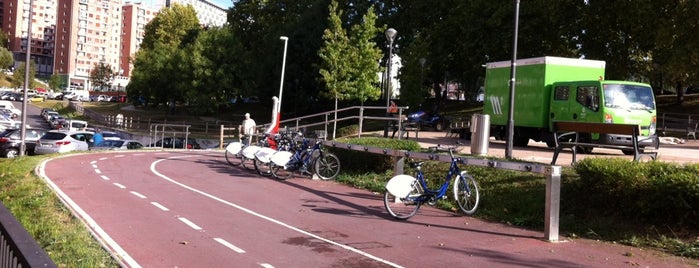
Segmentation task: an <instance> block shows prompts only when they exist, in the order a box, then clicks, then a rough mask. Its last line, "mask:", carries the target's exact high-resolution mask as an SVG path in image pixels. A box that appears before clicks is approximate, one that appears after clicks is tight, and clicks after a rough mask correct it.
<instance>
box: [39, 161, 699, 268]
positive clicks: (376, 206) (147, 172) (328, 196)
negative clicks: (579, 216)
mask: <svg viewBox="0 0 699 268" xmlns="http://www.w3.org/2000/svg"><path fill="white" fill-rule="evenodd" d="M38 174H40V176H42V177H43V178H44V179H45V180H46V181H47V182H49V184H50V185H51V187H53V188H54V190H55V191H56V192H57V193H58V194H59V196H60V197H61V198H62V199H63V200H64V202H65V203H66V204H68V206H69V207H70V208H71V209H72V210H73V211H74V212H75V214H76V215H77V216H78V217H79V218H81V219H82V220H83V221H85V222H86V223H87V225H88V226H89V227H90V229H91V230H92V231H93V232H94V233H95V234H96V236H97V237H98V238H99V240H100V241H102V243H104V245H105V247H106V248H108V249H109V250H110V251H111V252H112V253H113V254H114V255H115V256H116V257H117V258H118V259H120V260H121V261H122V263H123V265H124V266H125V267H486V266H489V267H623V266H640V267H694V266H696V264H697V262H696V261H691V260H686V259H682V258H677V257H672V256H668V255H665V254H662V253H659V252H656V251H652V250H642V249H637V248H632V247H625V246H620V245H616V244H610V243H602V242H598V241H592V240H585V239H575V240H568V239H565V238H564V239H563V240H564V241H566V242H561V243H550V242H547V241H545V240H544V239H543V233H542V232H540V231H529V230H522V229H518V228H513V227H511V226H507V225H502V224H497V223H490V222H484V221H481V220H478V219H475V218H471V217H466V216H459V215H455V214H453V213H450V212H446V211H441V210H437V209H434V208H431V207H429V206H425V207H423V208H422V209H421V210H420V212H419V213H418V215H416V216H415V217H413V218H411V219H410V220H408V221H396V220H393V219H391V218H390V216H389V215H388V214H387V213H386V212H385V210H384V208H383V201H382V196H381V195H380V194H378V193H372V192H368V191H365V190H359V189H355V188H352V187H348V186H345V185H341V184H339V183H335V182H332V181H330V182H328V181H317V180H311V179H308V178H293V179H290V180H287V181H277V180H275V179H273V178H267V177H260V176H258V175H257V174H256V173H253V172H250V171H247V170H245V169H243V168H236V167H231V166H229V165H228V164H227V163H226V162H225V160H224V158H223V153H222V152H220V151H187V152H185V151H139V152H114V153H93V154H81V155H69V156H65V157H59V158H54V159H51V160H47V161H45V162H44V163H42V165H41V166H40V167H39V168H38ZM482 201H483V202H487V198H486V199H483V200H482Z"/></svg>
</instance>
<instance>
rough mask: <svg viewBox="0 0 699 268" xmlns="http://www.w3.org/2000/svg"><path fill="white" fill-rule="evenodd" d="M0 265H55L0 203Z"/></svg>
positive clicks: (49, 266) (48, 267) (49, 267)
mask: <svg viewBox="0 0 699 268" xmlns="http://www.w3.org/2000/svg"><path fill="white" fill-rule="evenodd" d="M0 267H47V268H52V267H57V266H56V264H55V263H54V262H53V260H51V258H49V255H48V254H46V251H44V249H42V248H41V247H40V246H39V244H37V243H36V241H35V240H34V238H33V237H32V236H31V235H29V233H27V230H26V229H24V227H22V225H21V224H20V223H19V222H18V221H17V219H15V217H14V216H13V215H12V213H11V212H10V211H9V210H8V209H7V207H5V205H3V204H2V203H0Z"/></svg>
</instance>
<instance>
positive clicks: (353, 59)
mask: <svg viewBox="0 0 699 268" xmlns="http://www.w3.org/2000/svg"><path fill="white" fill-rule="evenodd" d="M329 10H330V14H329V17H328V28H327V29H326V30H325V31H324V34H323V46H322V47H321V49H320V50H319V51H318V56H319V57H320V58H321V65H320V69H319V71H318V73H319V74H320V79H321V80H322V81H323V82H324V84H325V87H326V90H327V91H325V92H324V93H323V95H324V96H326V97H327V98H330V99H335V98H336V99H338V100H352V99H355V100H360V101H361V102H364V101H366V100H368V99H373V100H376V99H378V97H379V95H380V94H381V90H380V89H379V88H378V82H379V81H378V75H377V74H378V73H379V65H378V62H379V60H380V59H381V50H379V49H378V48H377V45H376V43H374V42H373V41H372V40H373V39H374V38H375V37H376V36H377V34H378V33H379V29H378V28H376V26H375V21H376V18H377V15H376V14H375V13H374V9H373V8H369V10H368V11H367V13H366V14H365V15H364V16H363V17H362V21H361V23H360V24H356V25H354V26H352V27H351V29H352V31H351V33H350V34H351V36H348V34H347V32H346V31H345V29H344V28H343V23H342V20H341V18H342V13H343V11H342V10H339V9H338V4H337V2H335V1H333V2H332V3H331V4H330V7H329Z"/></svg>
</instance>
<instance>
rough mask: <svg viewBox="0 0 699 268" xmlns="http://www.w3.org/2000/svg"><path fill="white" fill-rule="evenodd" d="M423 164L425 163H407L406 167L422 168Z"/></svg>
mask: <svg viewBox="0 0 699 268" xmlns="http://www.w3.org/2000/svg"><path fill="white" fill-rule="evenodd" d="M424 163H425V162H424V161H419V162H410V163H408V166H410V167H411V168H416V167H419V166H422V164H424Z"/></svg>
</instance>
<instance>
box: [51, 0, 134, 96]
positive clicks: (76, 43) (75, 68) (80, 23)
mask: <svg viewBox="0 0 699 268" xmlns="http://www.w3.org/2000/svg"><path fill="white" fill-rule="evenodd" d="M122 4H123V1H122V0H75V1H73V0H58V5H57V9H56V10H57V15H56V47H55V57H54V59H55V61H54V65H55V67H54V71H55V73H56V74H58V75H59V76H60V77H61V78H62V79H63V80H64V81H66V82H67V83H69V84H70V85H71V86H77V87H84V88H87V89H90V90H92V88H91V87H90V82H89V76H90V72H91V71H92V69H93V68H95V66H97V64H99V63H103V64H105V65H108V66H110V67H111V68H112V71H114V72H115V73H116V72H117V70H118V69H117V68H118V66H119V43H120V39H121V6H122Z"/></svg>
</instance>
